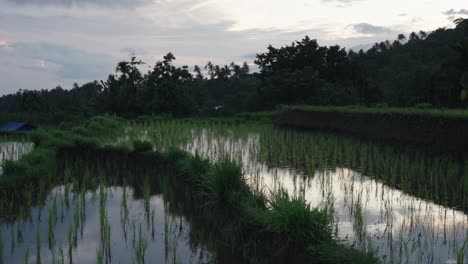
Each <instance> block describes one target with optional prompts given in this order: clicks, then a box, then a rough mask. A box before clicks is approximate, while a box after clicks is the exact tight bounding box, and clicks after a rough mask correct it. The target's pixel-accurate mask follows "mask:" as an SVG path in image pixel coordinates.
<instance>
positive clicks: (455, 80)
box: [0, 19, 468, 117]
mask: <svg viewBox="0 0 468 264" xmlns="http://www.w3.org/2000/svg"><path fill="white" fill-rule="evenodd" d="M455 23H456V27H455V28H453V29H446V28H439V29H437V30H435V31H433V32H429V33H427V32H424V31H420V32H418V33H416V32H413V33H411V34H409V35H408V36H405V35H403V34H400V35H398V36H397V38H396V39H395V40H394V41H388V40H387V41H384V42H380V43H375V44H374V45H373V46H372V47H371V48H370V49H368V50H367V51H364V50H359V51H358V52H356V51H354V50H346V49H345V48H342V47H340V46H338V45H335V46H330V47H325V46H320V45H319V44H318V42H317V40H315V39H311V38H309V37H308V36H306V37H304V38H303V39H302V40H300V41H295V42H293V43H292V44H290V45H286V46H284V47H280V48H275V47H273V46H271V45H270V46H268V48H267V51H266V52H264V53H259V54H257V56H256V60H255V64H256V66H257V67H258V69H259V70H258V72H257V71H254V72H252V71H251V69H250V67H249V65H248V64H247V63H246V62H244V63H242V64H240V65H238V64H236V63H234V62H233V63H231V64H229V65H223V66H221V65H215V64H213V63H211V62H208V63H207V64H206V65H205V66H204V67H199V66H195V67H194V68H193V70H190V69H189V68H188V66H182V67H177V66H175V65H174V61H175V60H176V58H175V56H174V55H173V54H172V53H168V54H167V55H166V56H164V57H163V59H162V60H161V61H158V62H156V63H155V64H154V66H152V67H151V69H150V70H149V71H147V72H142V70H141V68H142V67H141V66H143V65H144V64H145V63H144V62H143V61H141V60H138V59H137V58H135V57H132V58H131V59H130V60H128V61H122V62H119V63H118V64H117V66H116V69H115V73H113V74H110V75H109V76H108V77H107V79H106V80H105V81H92V82H89V83H86V84H84V85H81V86H79V85H78V84H74V86H73V88H72V89H70V90H66V89H63V88H61V87H60V86H58V87H56V88H54V89H50V90H19V91H18V92H17V93H15V94H9V95H4V96H2V97H0V111H2V112H30V111H34V112H41V113H49V112H61V113H63V114H64V115H67V114H71V113H80V114H83V115H94V114H102V113H114V114H117V115H122V116H128V117H132V116H138V115H149V114H157V115H164V114H167V115H172V116H211V115H233V114H235V113H239V112H246V111H260V110H269V109H273V108H275V106H277V105H279V104H313V105H366V106H397V107H408V106H416V105H425V106H433V107H447V108H457V107H466V106H467V101H468V65H467V64H468V20H466V19H457V20H456V21H455Z"/></svg>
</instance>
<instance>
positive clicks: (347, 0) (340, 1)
mask: <svg viewBox="0 0 468 264" xmlns="http://www.w3.org/2000/svg"><path fill="white" fill-rule="evenodd" d="M358 1H362V0H322V2H339V3H343V4H349V3H352V2H358Z"/></svg>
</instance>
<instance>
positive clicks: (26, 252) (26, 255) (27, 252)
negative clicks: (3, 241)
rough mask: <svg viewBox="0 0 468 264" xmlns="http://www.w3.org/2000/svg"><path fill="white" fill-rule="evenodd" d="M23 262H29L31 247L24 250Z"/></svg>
mask: <svg viewBox="0 0 468 264" xmlns="http://www.w3.org/2000/svg"><path fill="white" fill-rule="evenodd" d="M23 263H24V264H28V263H29V248H26V251H25V252H24V257H23Z"/></svg>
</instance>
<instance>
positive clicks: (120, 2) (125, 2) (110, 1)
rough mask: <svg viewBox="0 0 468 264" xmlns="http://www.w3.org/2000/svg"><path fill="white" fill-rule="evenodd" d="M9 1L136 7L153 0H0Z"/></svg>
mask: <svg viewBox="0 0 468 264" xmlns="http://www.w3.org/2000/svg"><path fill="white" fill-rule="evenodd" d="M2 2H4V3H8V4H13V5H21V6H24V5H34V6H58V7H76V6H79V7H83V6H98V7H122V8H127V7H136V6H141V5H147V4H150V3H151V2H152V0H0V3H2Z"/></svg>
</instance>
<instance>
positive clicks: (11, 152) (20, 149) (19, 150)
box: [0, 142, 34, 175]
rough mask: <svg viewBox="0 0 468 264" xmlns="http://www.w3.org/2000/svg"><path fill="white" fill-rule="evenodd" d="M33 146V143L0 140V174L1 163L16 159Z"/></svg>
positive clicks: (0, 169) (29, 150)
mask: <svg viewBox="0 0 468 264" xmlns="http://www.w3.org/2000/svg"><path fill="white" fill-rule="evenodd" d="M33 148H34V144H33V143H21V142H0V175H1V174H2V165H3V163H5V161H7V160H18V159H19V158H21V156H23V155H24V154H27V153H29V152H31V151H32V150H33Z"/></svg>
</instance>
